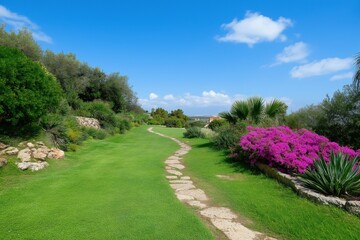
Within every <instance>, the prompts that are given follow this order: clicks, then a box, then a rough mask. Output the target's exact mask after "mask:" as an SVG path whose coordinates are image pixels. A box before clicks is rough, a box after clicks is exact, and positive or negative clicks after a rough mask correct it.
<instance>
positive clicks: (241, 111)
mask: <svg viewBox="0 0 360 240" xmlns="http://www.w3.org/2000/svg"><path fill="white" fill-rule="evenodd" d="M231 114H232V115H234V116H236V117H237V118H238V119H240V120H246V119H247V117H248V116H249V105H248V103H247V101H235V102H234V103H233V105H232V107H231Z"/></svg>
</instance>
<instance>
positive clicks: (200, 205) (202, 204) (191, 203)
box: [187, 200, 206, 209]
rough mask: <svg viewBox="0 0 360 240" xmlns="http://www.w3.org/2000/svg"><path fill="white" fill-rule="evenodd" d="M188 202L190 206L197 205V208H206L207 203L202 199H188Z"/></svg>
mask: <svg viewBox="0 0 360 240" xmlns="http://www.w3.org/2000/svg"><path fill="white" fill-rule="evenodd" d="M187 204H189V205H190V206H193V207H197V208H200V209H202V208H206V204H205V203H202V202H200V201H195V200H193V201H188V202H187Z"/></svg>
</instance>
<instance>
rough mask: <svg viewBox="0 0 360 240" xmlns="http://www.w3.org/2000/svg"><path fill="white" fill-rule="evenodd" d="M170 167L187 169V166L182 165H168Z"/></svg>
mask: <svg viewBox="0 0 360 240" xmlns="http://www.w3.org/2000/svg"><path fill="white" fill-rule="evenodd" d="M168 166H169V167H172V168H176V169H179V170H183V169H184V168H185V166H184V165H182V164H168Z"/></svg>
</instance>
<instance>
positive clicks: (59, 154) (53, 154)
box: [47, 148, 65, 159]
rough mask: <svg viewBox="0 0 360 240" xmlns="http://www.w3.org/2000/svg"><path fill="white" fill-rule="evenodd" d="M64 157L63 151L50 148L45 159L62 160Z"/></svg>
mask: <svg viewBox="0 0 360 240" xmlns="http://www.w3.org/2000/svg"><path fill="white" fill-rule="evenodd" d="M64 156H65V153H64V151H62V150H60V149H58V148H51V149H50V151H49V153H48V155H47V157H48V158H51V159H63V158H64Z"/></svg>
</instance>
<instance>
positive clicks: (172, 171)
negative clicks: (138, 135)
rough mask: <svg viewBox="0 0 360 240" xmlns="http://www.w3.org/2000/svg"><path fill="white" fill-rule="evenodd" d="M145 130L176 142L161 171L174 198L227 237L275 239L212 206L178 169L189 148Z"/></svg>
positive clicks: (203, 194)
mask: <svg viewBox="0 0 360 240" xmlns="http://www.w3.org/2000/svg"><path fill="white" fill-rule="evenodd" d="M148 131H149V132H151V133H154V134H157V135H159V136H161V137H165V138H169V139H171V140H173V141H174V142H176V143H177V144H179V145H180V147H181V148H180V149H179V150H177V151H176V152H175V153H174V154H173V155H171V156H170V157H168V158H167V159H166V160H165V170H166V172H167V173H168V175H167V176H166V178H167V179H168V181H169V184H170V186H171V188H172V189H174V190H175V195H176V197H177V198H178V199H179V200H180V201H181V202H184V203H186V204H188V205H190V206H192V207H195V208H197V209H199V210H200V212H199V213H200V215H201V216H202V217H204V218H205V219H207V220H209V221H210V222H211V223H212V224H213V225H214V226H215V227H216V228H217V229H218V230H220V231H221V232H222V233H224V234H225V236H226V237H227V238H228V239H231V240H276V239H275V238H271V237H268V236H266V235H264V234H262V233H260V232H256V231H252V230H250V229H249V228H247V227H245V226H244V225H242V224H241V223H240V221H239V218H238V216H237V215H236V214H235V213H234V212H232V211H231V209H229V208H225V207H219V206H212V205H211V203H210V201H209V198H208V196H207V195H206V193H205V192H204V191H203V190H202V189H200V188H197V187H196V186H195V185H194V182H193V181H192V180H191V178H190V177H189V176H183V173H182V170H183V169H184V168H185V166H184V165H183V163H182V161H181V160H182V157H183V156H184V155H185V154H187V153H188V152H189V151H190V150H191V147H190V146H189V145H187V144H185V143H183V142H181V141H179V140H177V139H176V138H172V137H169V136H166V135H164V134H161V133H157V132H154V131H153V130H152V128H149V129H148Z"/></svg>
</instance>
